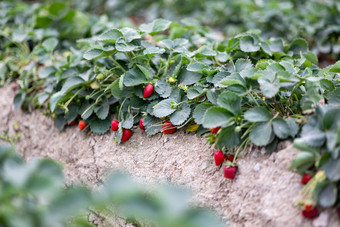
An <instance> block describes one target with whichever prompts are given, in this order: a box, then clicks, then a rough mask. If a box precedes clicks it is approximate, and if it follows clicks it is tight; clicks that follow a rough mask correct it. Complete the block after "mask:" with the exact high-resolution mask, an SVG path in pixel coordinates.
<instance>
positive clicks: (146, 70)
mask: <svg viewBox="0 0 340 227" xmlns="http://www.w3.org/2000/svg"><path fill="white" fill-rule="evenodd" d="M137 67H138V68H139V69H140V71H142V72H143V73H144V75H145V77H146V79H147V80H149V81H150V80H151V79H152V78H153V75H152V74H153V72H152V71H151V70H149V69H147V68H146V67H144V66H142V65H137ZM150 71H151V72H150Z"/></svg>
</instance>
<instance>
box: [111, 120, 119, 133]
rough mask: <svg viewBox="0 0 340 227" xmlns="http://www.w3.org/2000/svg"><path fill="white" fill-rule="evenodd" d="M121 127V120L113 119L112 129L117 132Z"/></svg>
mask: <svg viewBox="0 0 340 227" xmlns="http://www.w3.org/2000/svg"><path fill="white" fill-rule="evenodd" d="M118 128H119V122H118V121H117V120H113V121H112V122H111V129H112V131H114V132H116V131H117V130H118Z"/></svg>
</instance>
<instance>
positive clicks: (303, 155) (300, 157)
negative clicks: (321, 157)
mask: <svg viewBox="0 0 340 227" xmlns="http://www.w3.org/2000/svg"><path fill="white" fill-rule="evenodd" d="M315 159H316V157H315V156H314V154H313V153H311V152H308V151H302V152H299V153H298V154H297V155H296V156H295V158H294V160H293V161H292V163H291V164H290V167H289V169H290V170H292V169H295V168H298V167H300V166H302V165H306V164H308V163H310V164H311V165H313V164H314V162H315Z"/></svg>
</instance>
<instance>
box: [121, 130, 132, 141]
mask: <svg viewBox="0 0 340 227" xmlns="http://www.w3.org/2000/svg"><path fill="white" fill-rule="evenodd" d="M131 136H132V132H131V130H130V129H126V128H123V135H122V142H125V141H127V140H128V139H129V138H130V137H131Z"/></svg>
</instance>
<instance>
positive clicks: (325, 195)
mask: <svg viewBox="0 0 340 227" xmlns="http://www.w3.org/2000/svg"><path fill="white" fill-rule="evenodd" d="M337 192H338V190H337V188H336V187H335V186H334V184H328V185H327V186H326V187H324V188H323V189H322V191H321V192H320V194H319V196H318V201H319V204H320V205H321V206H322V207H325V208H326V207H331V206H333V205H334V204H335V201H336V198H337Z"/></svg>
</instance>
